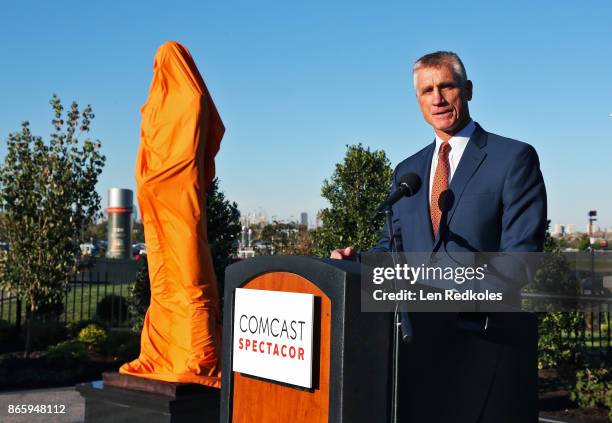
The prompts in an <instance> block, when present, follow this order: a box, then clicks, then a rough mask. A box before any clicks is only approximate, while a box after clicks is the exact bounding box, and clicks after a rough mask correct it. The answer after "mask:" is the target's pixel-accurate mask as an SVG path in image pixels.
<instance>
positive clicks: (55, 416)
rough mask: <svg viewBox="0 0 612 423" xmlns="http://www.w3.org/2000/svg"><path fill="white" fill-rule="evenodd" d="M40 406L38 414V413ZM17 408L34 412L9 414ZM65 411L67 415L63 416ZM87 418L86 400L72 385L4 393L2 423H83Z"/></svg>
mask: <svg viewBox="0 0 612 423" xmlns="http://www.w3.org/2000/svg"><path fill="white" fill-rule="evenodd" d="M37 405H38V406H39V407H38V413H36V412H35V407H36V406H37ZM11 406H13V407H11ZM14 406H19V408H22V409H23V408H25V409H26V410H27V409H28V408H29V409H30V410H32V412H30V413H25V414H24V413H19V414H17V413H15V412H13V413H12V414H11V413H9V409H12V408H14ZM24 406H25V407H24ZM61 411H63V413H60V412H61ZM43 412H44V413H43ZM84 419H85V401H84V400H83V398H82V397H81V395H80V394H79V393H78V392H77V391H75V389H74V387H72V386H69V387H66V388H50V389H35V390H30V391H12V392H0V422H2V423H30V422H32V423H36V422H50V423H81V422H82V421H83V420H84Z"/></svg>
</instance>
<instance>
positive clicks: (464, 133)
mask: <svg viewBox="0 0 612 423" xmlns="http://www.w3.org/2000/svg"><path fill="white" fill-rule="evenodd" d="M475 130H476V124H475V123H474V121H473V120H471V119H470V121H469V122H468V124H467V125H465V126H464V127H463V129H461V130H460V131H459V132H457V133H456V134H455V135H453V136H452V137H451V138H450V139H449V140H448V143H449V144H450V146H451V151H453V150H455V149H457V148H458V147H460V148H462V149H463V148H465V146H466V145H467V143H468V141H469V140H470V137H471V136H472V134H473V133H474V131H475ZM443 142H444V141H442V138H440V137H438V135H437V134H436V151H438V150H439V149H440V145H441V144H442V143H443Z"/></svg>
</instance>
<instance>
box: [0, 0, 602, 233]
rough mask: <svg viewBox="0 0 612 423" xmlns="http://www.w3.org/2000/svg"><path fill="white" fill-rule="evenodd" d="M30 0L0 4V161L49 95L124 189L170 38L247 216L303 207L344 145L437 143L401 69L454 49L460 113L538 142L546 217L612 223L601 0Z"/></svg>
mask: <svg viewBox="0 0 612 423" xmlns="http://www.w3.org/2000/svg"><path fill="white" fill-rule="evenodd" d="M169 4H170V3H168V2H153V1H149V2H146V3H145V2H142V3H140V4H138V3H137V2H114V4H113V2H76V1H74V2H73V1H58V2H46V1H39V2H32V1H11V0H9V1H4V2H3V5H2V13H1V14H0V93H1V97H2V104H1V105H0V110H1V113H0V136H1V137H2V143H1V146H0V159H3V158H4V155H5V151H6V148H5V140H6V138H7V136H8V134H9V133H10V132H12V131H15V130H17V129H18V128H19V124H20V122H21V121H22V120H26V119H27V120H29V121H30V122H31V124H32V128H33V131H34V133H36V134H39V135H43V136H47V135H48V134H49V133H50V132H51V126H50V124H49V120H50V118H51V110H50V107H49V105H48V100H49V99H50V97H51V95H52V94H53V93H57V94H58V95H59V96H60V98H61V99H62V100H63V101H64V102H65V103H66V104H68V103H69V102H70V101H72V100H77V101H78V102H79V103H80V104H83V105H84V104H86V103H90V104H92V106H93V108H94V111H95V114H96V118H95V119H94V121H93V124H92V132H91V135H92V136H93V137H95V138H99V139H101V140H102V141H103V151H104V153H105V154H106V156H107V165H106V167H105V169H104V172H103V174H102V176H101V179H100V182H99V184H98V190H99V192H100V193H101V194H102V195H103V197H104V198H105V199H106V191H107V190H108V188H110V187H113V186H119V187H125V188H132V189H134V188H135V182H134V176H133V173H134V172H133V168H134V161H135V155H136V150H137V146H138V142H139V125H140V113H139V108H140V106H141V105H142V103H143V102H144V101H145V99H146V96H147V92H148V87H149V83H150V80H151V75H152V73H151V70H152V69H151V68H152V61H153V56H154V54H155V51H156V49H157V47H158V46H159V45H160V44H162V43H163V42H164V41H166V40H177V41H180V42H182V43H183V44H184V45H185V46H187V48H188V49H189V50H190V51H191V53H192V55H193V57H194V59H195V61H196V63H197V65H198V67H199V69H200V72H201V73H202V75H203V77H204V80H205V81H206V83H207V85H208V88H209V90H210V92H211V93H212V96H213V98H214V101H215V103H216V104H217V107H218V109H219V112H220V114H221V117H222V119H223V121H224V123H225V126H226V128H227V130H226V135H225V138H224V140H223V143H222V147H221V152H220V154H219V155H218V156H217V170H218V172H217V174H218V176H219V177H220V180H221V188H222V189H223V190H224V191H225V193H226V195H227V197H228V198H229V199H231V200H234V201H236V202H237V203H238V205H239V207H240V209H241V210H242V211H243V212H249V211H252V210H255V209H258V208H262V209H263V210H265V211H266V212H267V213H268V215H269V216H277V217H279V218H289V217H292V216H293V217H294V218H296V219H297V218H299V213H300V212H302V211H307V212H308V213H309V215H310V217H311V220H313V218H314V215H315V213H316V211H317V210H319V209H321V208H322V207H325V204H326V203H325V201H324V200H323V199H322V198H321V197H320V189H321V184H322V181H323V179H325V178H328V177H329V176H330V175H331V174H332V172H333V168H334V164H335V163H337V162H339V161H340V160H342V158H343V156H344V152H345V145H346V144H353V143H356V142H362V143H364V144H365V145H368V146H370V147H372V148H373V149H384V150H385V151H386V152H387V155H388V157H389V158H390V160H391V162H392V164H393V165H395V164H397V163H399V162H400V161H401V160H403V159H404V158H405V157H407V156H409V155H411V154H413V153H414V152H416V151H418V150H419V149H420V148H422V147H423V146H424V145H426V144H427V143H429V142H430V141H431V140H432V139H433V135H432V131H431V129H430V128H429V127H428V126H427V125H426V124H425V123H424V122H423V120H422V117H421V114H420V112H419V110H418V108H417V105H416V101H415V98H414V92H413V89H412V80H411V74H410V68H411V65H412V63H413V62H414V61H415V60H416V59H417V58H418V57H419V56H421V55H422V54H424V53H427V52H431V51H434V50H440V49H445V50H453V51H456V52H457V53H459V55H460V56H461V57H462V58H463V61H464V63H465V65H466V67H467V71H468V77H469V78H470V79H472V81H473V82H474V99H473V101H472V103H471V104H470V108H471V111H472V116H473V117H474V119H475V120H476V121H478V122H479V123H480V124H481V125H482V126H483V127H484V128H485V129H487V130H489V131H491V132H495V133H498V134H502V135H505V136H509V137H512V138H516V139H520V140H522V141H526V142H529V143H530V144H532V145H534V146H535V147H536V149H537V151H538V152H539V155H540V159H541V164H542V171H543V173H544V178H545V181H546V185H547V189H548V196H549V217H550V218H551V219H552V221H553V223H575V224H577V225H578V227H579V228H584V227H585V222H586V214H587V211H588V210H589V209H597V210H598V212H599V215H600V221H599V222H598V223H599V224H600V225H601V226H606V227H612V196H611V194H612V189H611V187H610V182H611V180H612V178H611V176H612V118H611V117H609V116H608V115H609V113H612V54H611V53H612V25H611V24H610V22H612V3H611V2H610V1H589V2H585V3H577V2H569V1H567V2H565V1H556V2H552V1H539V2H530V1H512V2H485V1H477V2H450V1H438V2H418V3H417V2H408V1H402V2H363V3H360V2H355V1H351V2H348V1H347V2H316V1H310V2H300V3H299V4H298V2H289V1H279V2H266V1H257V2H254V1H250V2H248V1H244V2H243V1H231V2H218V1H214V2H213V1H194V2H180V1H175V2H172V6H170V5H169Z"/></svg>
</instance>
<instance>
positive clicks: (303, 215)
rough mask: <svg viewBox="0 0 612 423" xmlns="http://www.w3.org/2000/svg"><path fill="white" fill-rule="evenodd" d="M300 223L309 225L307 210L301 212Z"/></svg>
mask: <svg viewBox="0 0 612 423" xmlns="http://www.w3.org/2000/svg"><path fill="white" fill-rule="evenodd" d="M300 224H301V225H302V226H306V227H308V213H306V212H302V213H300Z"/></svg>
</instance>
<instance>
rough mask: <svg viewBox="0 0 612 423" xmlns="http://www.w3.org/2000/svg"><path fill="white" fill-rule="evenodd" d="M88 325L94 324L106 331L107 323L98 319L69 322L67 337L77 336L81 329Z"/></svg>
mask: <svg viewBox="0 0 612 423" xmlns="http://www.w3.org/2000/svg"><path fill="white" fill-rule="evenodd" d="M89 325H96V326H99V327H101V328H103V329H105V330H106V331H108V325H107V324H106V323H104V322H103V321H101V320H100V319H84V320H79V321H76V322H69V323H68V324H67V326H66V328H67V331H68V338H78V336H79V333H81V330H83V329H84V328H86V327H87V326H89Z"/></svg>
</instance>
